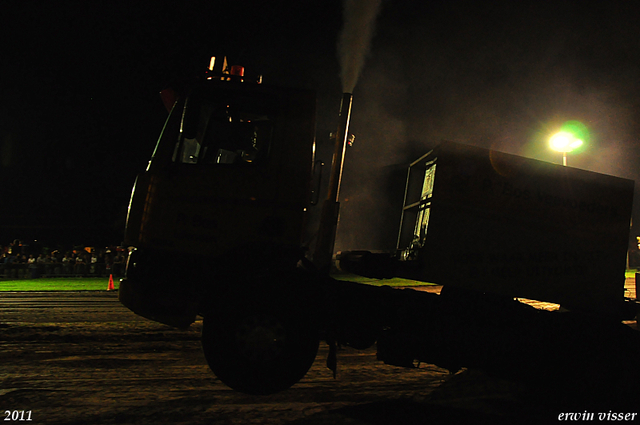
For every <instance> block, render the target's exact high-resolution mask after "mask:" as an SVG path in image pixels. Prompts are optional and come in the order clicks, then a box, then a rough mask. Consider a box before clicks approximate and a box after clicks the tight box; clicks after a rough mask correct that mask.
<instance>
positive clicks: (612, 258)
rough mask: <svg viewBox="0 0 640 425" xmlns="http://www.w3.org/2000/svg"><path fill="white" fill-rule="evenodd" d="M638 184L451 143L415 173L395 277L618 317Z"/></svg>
mask: <svg viewBox="0 0 640 425" xmlns="http://www.w3.org/2000/svg"><path fill="white" fill-rule="evenodd" d="M633 187H634V182H633V181H632V180H628V179H623V178H619V177H613V176H609V175H603V174H599V173H594V172H590V171H585V170H580V169H576V168H571V167H565V166H561V165H556V164H551V163H548V162H543V161H539V160H534V159H529V158H524V157H520V156H516V155H511V154H506V153H502V152H497V151H494V150H489V149H483V148H478V147H473V146H467V145H462V144H458V143H453V142H443V143H441V144H440V145H438V146H437V147H436V148H435V149H434V150H432V151H431V152H429V153H427V154H425V155H424V156H422V157H421V158H419V159H418V160H417V161H415V162H413V163H412V164H411V166H410V167H409V171H408V175H407V184H406V188H405V202H404V206H403V211H402V220H401V224H400V232H399V236H398V247H397V248H398V251H397V260H398V267H397V270H396V273H395V274H396V275H397V276H400V277H404V278H409V279H415V280H419V281H425V282H433V283H438V284H442V285H450V286H452V287H456V288H458V289H466V290H473V291H480V292H485V293H494V294H499V295H505V296H509V297H520V298H528V299H534V300H540V301H547V302H553V303H558V304H560V305H562V306H563V307H566V308H568V309H573V310H583V311H589V312H596V313H602V314H607V315H611V314H614V315H619V313H620V312H621V311H622V310H621V309H623V307H624V304H625V303H624V282H625V269H626V254H627V248H628V237H629V226H630V219H631V208H632V200H633Z"/></svg>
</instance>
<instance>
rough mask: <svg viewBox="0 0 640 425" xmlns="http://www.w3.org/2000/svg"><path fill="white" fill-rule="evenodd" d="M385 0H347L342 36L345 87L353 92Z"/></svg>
mask: <svg viewBox="0 0 640 425" xmlns="http://www.w3.org/2000/svg"><path fill="white" fill-rule="evenodd" d="M381 3H382V2H381V0H344V7H343V8H344V12H343V13H344V23H343V27H342V32H341V33H340V38H339V39H338V58H339V59H340V66H341V70H342V76H341V77H342V91H343V92H344V93H353V89H354V88H355V86H356V82H357V81H358V77H359V76H360V72H361V71H362V67H363V66H364V60H365V58H366V56H367V53H368V52H369V45H370V43H371V39H372V38H373V32H374V28H375V22H376V17H377V16H378V13H379V11H380V4H381Z"/></svg>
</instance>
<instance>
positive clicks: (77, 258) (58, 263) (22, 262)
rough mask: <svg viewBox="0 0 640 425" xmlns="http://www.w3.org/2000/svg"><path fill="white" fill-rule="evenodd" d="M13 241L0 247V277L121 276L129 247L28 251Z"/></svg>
mask: <svg viewBox="0 0 640 425" xmlns="http://www.w3.org/2000/svg"><path fill="white" fill-rule="evenodd" d="M23 251H24V250H21V249H19V246H18V245H16V246H14V245H13V244H12V245H10V246H9V247H6V248H4V249H2V257H1V258H0V278H4V279H37V278H39V277H108V276H110V275H113V277H114V278H115V277H123V275H124V270H125V265H126V259H127V255H128V251H127V250H126V249H123V248H113V249H110V248H105V249H102V250H95V249H74V250H70V251H67V252H64V253H63V252H61V251H60V250H55V251H53V252H50V253H48V254H44V253H41V254H27V253H25V252H23Z"/></svg>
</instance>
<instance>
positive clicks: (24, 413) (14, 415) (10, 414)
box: [4, 410, 31, 422]
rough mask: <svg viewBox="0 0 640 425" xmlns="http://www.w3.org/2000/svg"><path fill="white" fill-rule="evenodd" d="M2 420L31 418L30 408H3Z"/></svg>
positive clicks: (25, 419)
mask: <svg viewBox="0 0 640 425" xmlns="http://www.w3.org/2000/svg"><path fill="white" fill-rule="evenodd" d="M4 415H5V416H4V420H5V421H11V422H13V421H23V422H24V421H30V420H31V410H5V411H4Z"/></svg>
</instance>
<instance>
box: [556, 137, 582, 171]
mask: <svg viewBox="0 0 640 425" xmlns="http://www.w3.org/2000/svg"><path fill="white" fill-rule="evenodd" d="M583 144H584V142H583V141H582V139H578V138H577V137H576V136H575V135H574V134H572V133H570V132H568V131H561V132H559V133H556V134H554V135H553V136H551V139H549V145H550V146H551V149H553V150H554V151H558V152H562V165H564V166H566V165H567V153H569V152H571V151H573V150H575V149H577V148H579V147H580V146H582V145H583Z"/></svg>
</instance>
